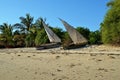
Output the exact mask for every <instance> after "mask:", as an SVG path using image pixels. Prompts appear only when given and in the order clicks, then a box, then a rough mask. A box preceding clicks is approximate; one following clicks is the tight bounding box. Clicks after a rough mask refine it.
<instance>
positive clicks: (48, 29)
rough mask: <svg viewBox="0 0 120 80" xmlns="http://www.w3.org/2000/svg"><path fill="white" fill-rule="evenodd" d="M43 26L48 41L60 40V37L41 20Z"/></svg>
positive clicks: (55, 41) (56, 41) (57, 41)
mask: <svg viewBox="0 0 120 80" xmlns="http://www.w3.org/2000/svg"><path fill="white" fill-rule="evenodd" d="M43 26H44V28H45V31H46V33H47V35H48V38H49V40H50V42H53V43H59V42H61V39H60V38H59V37H58V36H57V35H56V34H55V33H54V32H53V31H52V30H51V29H50V28H49V27H48V26H47V25H46V24H45V22H43Z"/></svg>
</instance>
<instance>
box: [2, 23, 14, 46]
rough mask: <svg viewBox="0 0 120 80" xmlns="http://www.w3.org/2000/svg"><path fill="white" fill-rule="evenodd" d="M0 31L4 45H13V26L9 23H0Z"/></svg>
mask: <svg viewBox="0 0 120 80" xmlns="http://www.w3.org/2000/svg"><path fill="white" fill-rule="evenodd" d="M0 31H1V35H2V39H1V40H2V41H3V43H4V46H6V47H7V46H11V47H12V46H14V42H13V26H12V25H9V24H7V23H3V25H0Z"/></svg>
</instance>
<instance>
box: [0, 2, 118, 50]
mask: <svg viewBox="0 0 120 80" xmlns="http://www.w3.org/2000/svg"><path fill="white" fill-rule="evenodd" d="M107 6H108V11H107V12H106V15H105V17H104V20H103V22H102V23H101V24H100V29H99V30H96V31H90V30H89V29H88V28H85V27H77V28H76V30H77V31H78V32H80V33H81V34H82V35H83V36H84V37H85V38H86V39H87V40H88V44H101V43H103V44H110V45H114V46H119V45H120V0H110V2H108V3H107ZM19 19H20V22H19V23H15V24H13V25H11V24H8V23H3V24H2V25H0V48H4V47H37V46H40V45H41V44H45V43H50V42H49V39H48V36H47V34H46V32H45V30H44V27H43V24H42V22H43V21H44V22H45V21H46V19H44V18H41V17H40V18H38V19H37V20H36V21H34V17H32V16H31V15H30V14H26V16H25V17H23V16H22V17H19ZM49 27H50V28H51V29H52V30H53V32H55V33H56V34H57V35H58V36H59V37H60V38H61V39H62V45H64V44H65V45H67V44H69V43H71V42H72V40H71V38H70V37H69V35H68V33H67V32H66V31H64V30H62V29H61V28H60V27H52V26H49Z"/></svg>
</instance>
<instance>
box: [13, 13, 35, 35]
mask: <svg viewBox="0 0 120 80" xmlns="http://www.w3.org/2000/svg"><path fill="white" fill-rule="evenodd" d="M19 19H20V20H21V22H20V23H16V24H15V25H14V26H16V27H17V28H18V29H20V31H21V32H23V33H26V32H27V33H28V32H29V31H30V28H31V27H32V26H33V19H34V18H33V17H31V16H30V14H26V17H20V18H19Z"/></svg>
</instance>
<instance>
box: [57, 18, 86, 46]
mask: <svg viewBox="0 0 120 80" xmlns="http://www.w3.org/2000/svg"><path fill="white" fill-rule="evenodd" d="M59 19H60V18H59ZM60 21H61V22H62V23H63V25H64V26H65V28H66V30H67V32H68V34H69V36H70V37H71V39H72V41H73V43H74V44H85V43H87V39H86V38H85V37H83V35H81V34H80V33H79V32H78V31H77V30H75V29H74V28H73V27H72V26H71V25H69V24H68V23H67V22H66V21H64V20H62V19H60Z"/></svg>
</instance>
